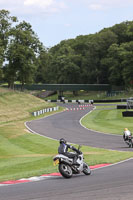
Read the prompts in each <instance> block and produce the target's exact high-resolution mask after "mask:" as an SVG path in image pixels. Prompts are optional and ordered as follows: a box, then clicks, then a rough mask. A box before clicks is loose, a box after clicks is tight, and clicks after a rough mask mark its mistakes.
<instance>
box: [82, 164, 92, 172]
mask: <svg viewBox="0 0 133 200" xmlns="http://www.w3.org/2000/svg"><path fill="white" fill-rule="evenodd" d="M83 173H84V174H85V175H90V174H91V169H90V167H89V166H88V165H87V164H86V163H84V165H83Z"/></svg>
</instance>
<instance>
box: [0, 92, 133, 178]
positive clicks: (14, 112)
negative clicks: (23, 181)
mask: <svg viewBox="0 0 133 200" xmlns="http://www.w3.org/2000/svg"><path fill="white" fill-rule="evenodd" d="M51 106H54V104H49V103H46V102H45V101H43V100H41V99H38V98H36V97H34V96H31V95H29V94H25V93H20V92H13V91H9V90H3V89H1V88H0V181H3V180H10V179H19V178H23V177H30V176H36V175H41V174H43V173H51V172H55V171H57V168H56V167H54V166H53V164H52V158H53V156H54V155H56V154H57V148H58V142H57V141H53V140H50V139H47V138H44V137H41V136H39V135H34V134H31V133H29V132H28V130H27V129H26V128H25V126H24V122H25V121H28V120H32V119H35V117H33V116H31V114H30V112H31V111H35V110H38V109H41V108H44V107H51ZM60 110H61V109H60ZM42 116H46V114H45V115H42ZM44 131H45V130H44ZM82 150H83V152H84V154H85V159H86V161H87V162H88V163H89V165H95V164H100V163H114V162H117V161H120V160H123V159H127V158H130V157H132V155H133V153H131V152H117V151H108V150H103V149H97V148H90V147H83V148H82Z"/></svg>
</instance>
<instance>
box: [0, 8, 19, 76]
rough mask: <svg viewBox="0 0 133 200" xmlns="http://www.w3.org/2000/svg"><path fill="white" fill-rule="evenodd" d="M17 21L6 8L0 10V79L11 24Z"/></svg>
mask: <svg viewBox="0 0 133 200" xmlns="http://www.w3.org/2000/svg"><path fill="white" fill-rule="evenodd" d="M16 22H17V18H16V17H14V16H10V12H9V11H7V10H0V74H1V75H0V79H2V77H3V76H2V66H3V62H4V61H5V52H6V49H7V45H8V41H9V37H10V30H11V28H12V24H13V23H16Z"/></svg>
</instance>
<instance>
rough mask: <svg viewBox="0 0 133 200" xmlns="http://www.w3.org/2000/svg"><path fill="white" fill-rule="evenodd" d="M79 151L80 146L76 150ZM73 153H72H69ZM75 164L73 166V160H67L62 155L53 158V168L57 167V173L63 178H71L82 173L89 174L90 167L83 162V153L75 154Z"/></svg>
mask: <svg viewBox="0 0 133 200" xmlns="http://www.w3.org/2000/svg"><path fill="white" fill-rule="evenodd" d="M79 149H80V146H79V148H78V150H79ZM71 153H73V152H71ZM77 157H78V158H77V160H76V164H73V159H72V158H68V157H67V156H64V155H62V154H58V155H56V156H55V157H54V158H53V161H54V166H56V165H58V168H59V172H60V173H61V175H62V176H63V177H64V178H71V177H72V175H73V174H80V173H82V172H83V173H84V174H85V175H90V174H91V169H90V167H89V166H88V165H87V164H86V163H85V162H84V157H83V153H82V152H81V153H80V154H79V153H77Z"/></svg>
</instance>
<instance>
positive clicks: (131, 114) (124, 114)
mask: <svg viewBox="0 0 133 200" xmlns="http://www.w3.org/2000/svg"><path fill="white" fill-rule="evenodd" d="M122 115H123V117H133V111H124V112H122Z"/></svg>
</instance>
